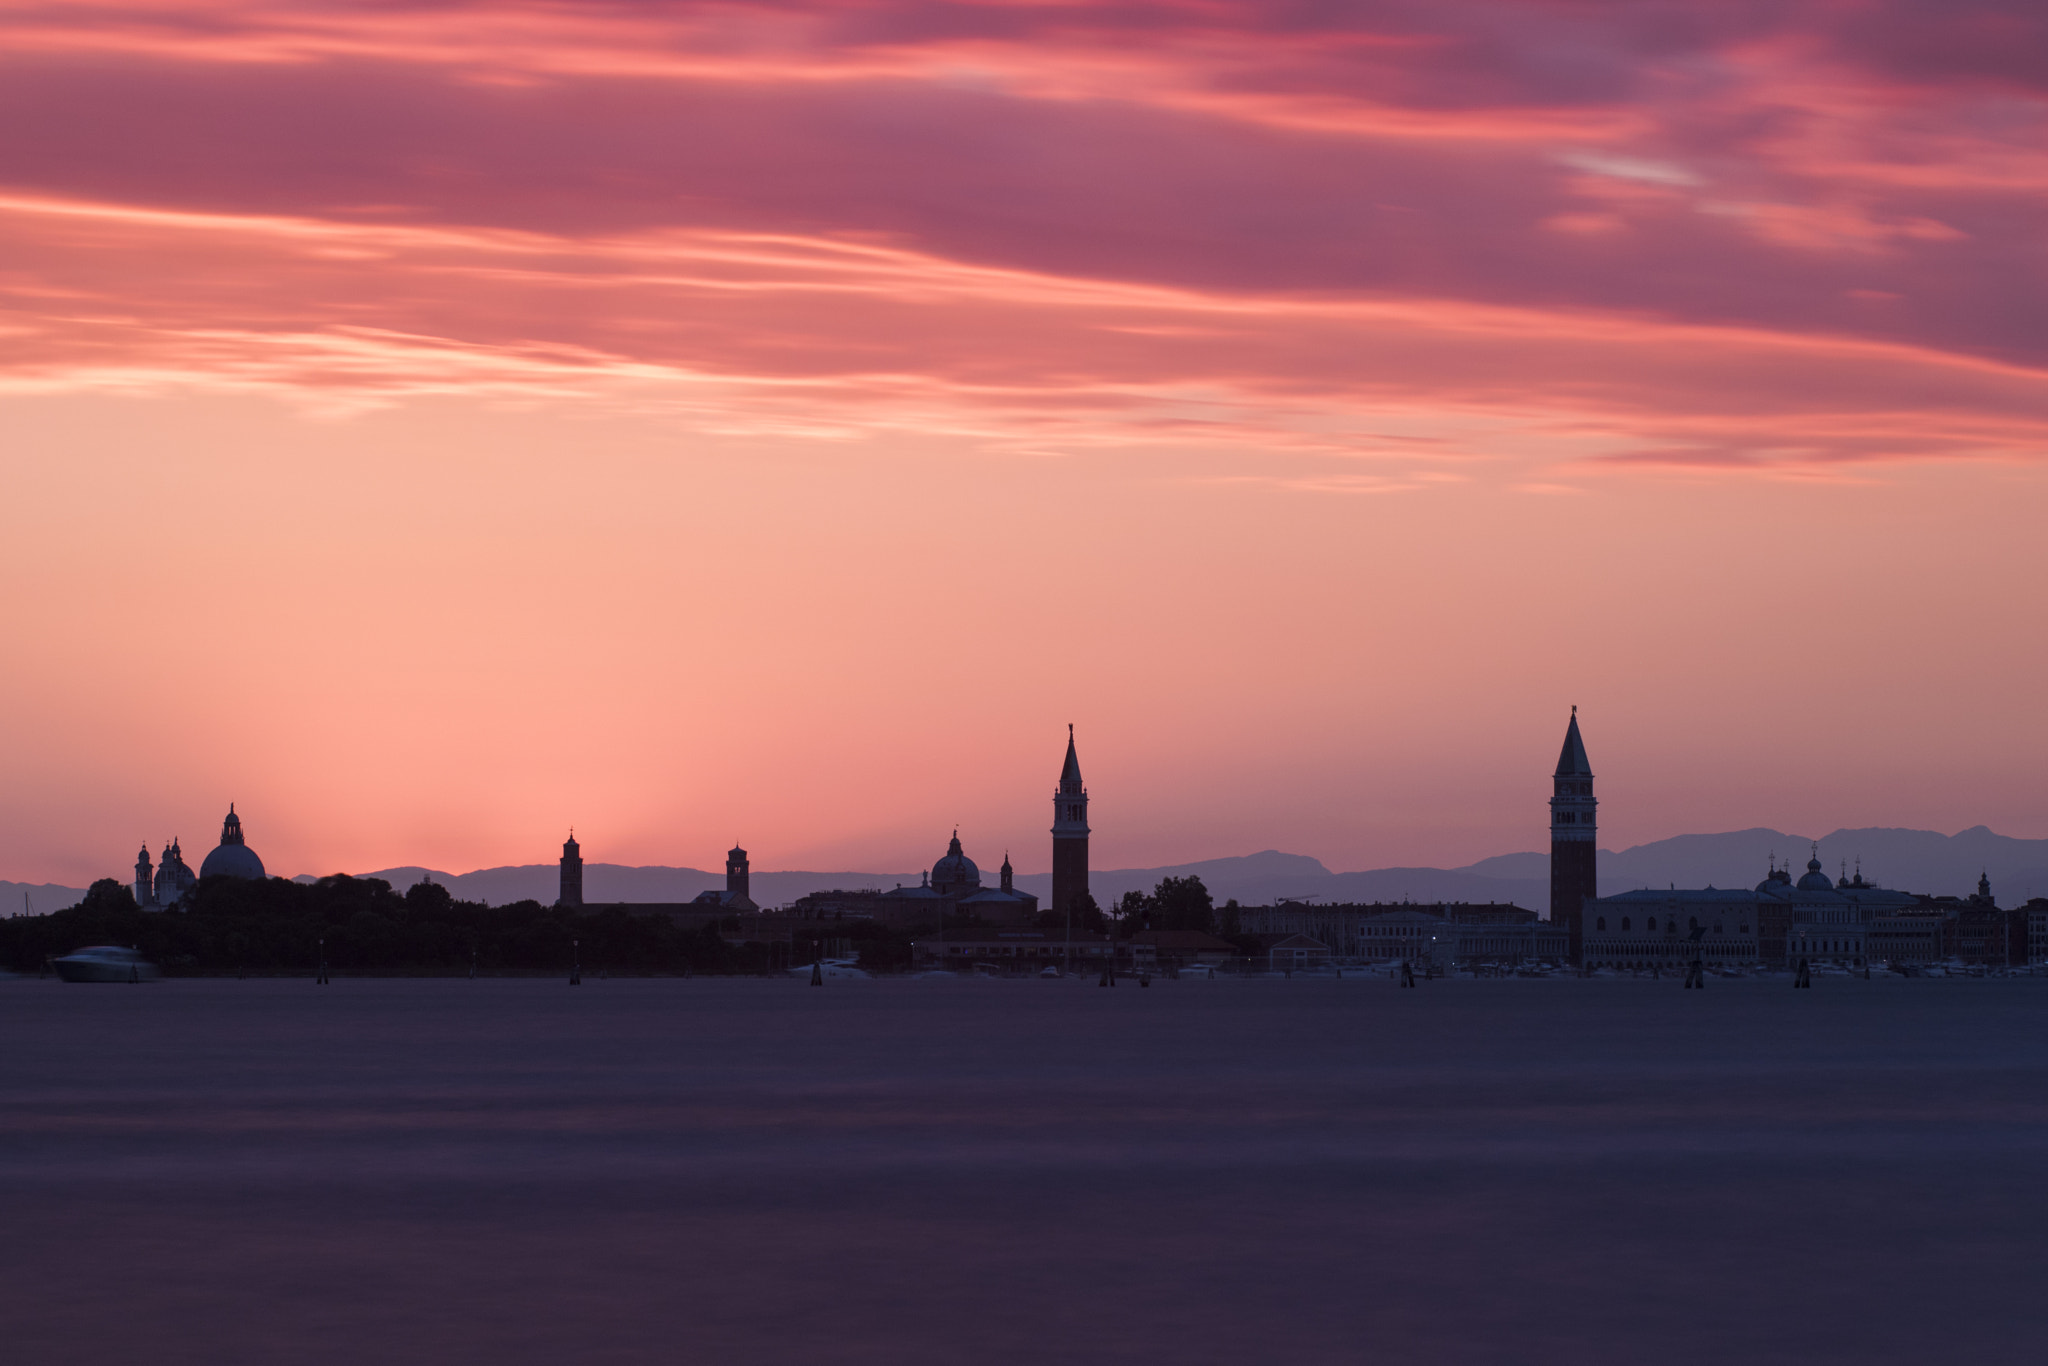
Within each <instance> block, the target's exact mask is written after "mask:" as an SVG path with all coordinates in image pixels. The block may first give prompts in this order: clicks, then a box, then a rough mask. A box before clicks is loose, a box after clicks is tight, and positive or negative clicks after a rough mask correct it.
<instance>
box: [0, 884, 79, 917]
mask: <svg viewBox="0 0 2048 1366" xmlns="http://www.w3.org/2000/svg"><path fill="white" fill-rule="evenodd" d="M24 895H25V896H26V898H27V899H26V900H25V901H24V900H23V897H24ZM83 900H85V888H83V887H59V886H58V885H57V884H56V883H54V882H0V916H7V915H21V914H23V913H25V912H27V911H33V912H34V913H35V914H37V915H48V914H49V913H50V912H51V911H61V910H63V909H64V908H65V907H67V906H76V905H77V904H78V903H79V902H81V901H83Z"/></svg>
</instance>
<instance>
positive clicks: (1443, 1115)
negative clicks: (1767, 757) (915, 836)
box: [0, 979, 2048, 1363]
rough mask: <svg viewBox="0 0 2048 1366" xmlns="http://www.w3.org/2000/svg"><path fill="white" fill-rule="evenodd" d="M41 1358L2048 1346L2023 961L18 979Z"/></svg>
mask: <svg viewBox="0 0 2048 1366" xmlns="http://www.w3.org/2000/svg"><path fill="white" fill-rule="evenodd" d="M0 1083H4V1090H0V1183H4V1185H0V1198H4V1202H5V1203H4V1214H0V1227H4V1230H5V1237H4V1238H0V1299H4V1304H0V1309H4V1312H0V1347H4V1349H5V1350H6V1352H7V1354H8V1356H9V1357H10V1358H11V1359H12V1360H17V1361H24V1362H28V1361H34V1362H63V1361H93V1362H99V1361H114V1360H121V1359H124V1358H129V1357H133V1358H134V1359H137V1360H146V1361H150V1362H207V1363H221V1362H245V1361H247V1362H257V1361H261V1362H277V1361H293V1362H329V1361H332V1362H349V1363H360V1362H371V1361H420V1362H427V1361H432V1362H468V1361H480V1362H482V1361H488V1362H543V1361H545V1362H577V1363H585V1362H597V1363H603V1362H652V1361H660V1362H670V1361H705V1362H756V1361H761V1362H771V1361H773V1362H780V1361H789V1362H839V1361H858V1362H876V1363H883V1362H890V1363H901V1362H1041V1361H1045V1362H1050V1361H1058V1362H1107V1361H1116V1362H1124V1361H1129V1362H1160V1361H1164V1362H1356V1361H1361V1360H1384V1361H1389V1362H1392V1361H1422V1362H1504V1363H1505V1362H1515V1363H1524V1362H1550V1361H1557V1362H1589V1361H1591V1362H1608V1361H1613V1362H1629V1363H1635V1362H1646V1361H1653V1360H1654V1361H1679V1362H1693V1361H1697V1362H1727V1361H1731V1360H1735V1359H1738V1358H1739V1359H1742V1360H1744V1361H1745V1362H1793V1361H1798V1362H1815V1361H1823V1362H1825V1361H1850V1360H1856V1361H1866V1362H1868V1361H1886V1362H1890V1361H1898V1362H1934V1361H1944V1360H1953V1359H1964V1358H1970V1359H1974V1360H1978V1361H1997V1362H2003V1361H2015V1362H2016V1361H2027V1362H2035V1361H2039V1360H2042V1359H2043V1358H2044V1355H2048V1335H2044V1330H2048V1295H2044V1294H2043V1290H2044V1287H2048V1162H2044V1159H2048V980H2044V981H2038V982H2036V981H2013V982H1990V981H1986V982H1943V981H1918V982H1905V981H1899V980H1896V979H1892V980H1881V981H1876V982H1870V983H1864V982H1860V981H1843V980H1840V979H1823V980H1822V981H1821V982H1820V983H1819V985H1818V986H1817V987H1816V989H1815V990H1813V991H1811V992H1803V991H1802V992H1795V991H1792V990H1791V989H1790V988H1789V987H1788V986H1787V985H1785V984H1783V983H1738V982H1721V981H1716V982H1714V983H1713V984H1712V985H1711V987H1710V988H1709V990H1707V991H1706V992H1702V993H1693V992H1682V991H1680V990H1679V989H1678V984H1677V983H1676V982H1671V981H1665V982H1648V981H1643V982H1636V981H1595V982H1575V981H1557V982H1550V981H1537V982H1520V981H1507V982H1432V983H1426V984H1424V985H1423V986H1422V987H1420V988H1419V989H1417V990H1415V991H1401V990H1398V989H1396V988H1394V987H1393V986H1392V985H1391V984H1390V983H1387V982H1384V981H1348V980H1347V981H1342V982H1327V981H1326V982H1304V981H1296V982H1280V981H1254V982H1180V983H1160V984H1156V985H1155V986H1154V987H1153V988H1152V989H1150V990H1139V989H1138V988H1137V987H1136V985H1135V984H1134V983H1125V984H1123V985H1122V986H1119V987H1118V988H1117V989H1116V990H1115V991H1114V992H1110V991H1103V990H1101V989H1099V988H1097V987H1095V986H1094V985H1093V984H1092V983H1086V984H1081V983H1074V982H1039V981H1027V982H972V981H962V982H936V981H899V982H872V983H861V982H835V983H833V984H831V985H829V986H827V987H825V988H823V989H818V990H813V989H811V988H809V987H808V986H806V985H804V984H803V983H801V982H796V981H774V982H764V981H705V980H693V981H658V982H657V981H604V982H601V981H595V980H591V979H586V981H585V984H584V985H583V986H581V987H577V988H570V987H568V986H567V985H565V984H563V983H560V982H542V981H530V980H529V981H483V982H467V981H433V982H401V981H350V980H342V981H337V982H336V983H335V984H334V985H333V986H331V987H326V988H320V987H316V986H314V985H312V984H311V983H310V982H305V981H290V982H254V981H252V982H237V981H208V982H165V983H160V984H154V985H150V986H141V987H130V986H98V987H86V986H66V985H62V984H59V983H55V982H36V981H10V982H0Z"/></svg>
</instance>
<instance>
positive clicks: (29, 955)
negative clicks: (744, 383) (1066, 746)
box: [0, 874, 1249, 976]
mask: <svg viewBox="0 0 2048 1366" xmlns="http://www.w3.org/2000/svg"><path fill="white" fill-rule="evenodd" d="M1236 913H1237V903H1236V902H1235V901H1232V902H1229V903H1227V904H1226V905H1225V906H1223V907H1222V908H1221V910H1220V911H1219V910H1218V908H1217V907H1216V906H1215V905H1214V902H1213V900H1212V898H1211V897H1210V895H1209V890H1208V888H1206V887H1204V886H1203V885H1202V880H1201V879H1200V878H1198V877H1185V878H1175V877H1169V878H1166V879H1164V880H1163V881H1161V882H1160V883H1159V885H1158V886H1157V887H1155V888H1154V889H1153V890H1152V892H1150V893H1149V894H1148V893H1145V892H1139V891H1131V892H1127V893H1125V894H1124V896H1123V897H1122V899H1121V900H1120V901H1119V902H1118V903H1117V905H1116V908H1115V910H1114V911H1113V912H1111V913H1109V914H1104V913H1103V912H1102V911H1101V910H1100V909H1099V908H1098V907H1097V906H1096V904H1095V901H1094V898H1093V897H1092V896H1091V897H1089V898H1088V900H1087V901H1086V903H1085V904H1084V905H1083V907H1082V911H1081V914H1080V915H1079V916H1078V917H1077V919H1076V922H1075V924H1074V929H1075V930H1076V931H1077V932H1080V933H1094V934H1101V933H1105V932H1106V933H1110V934H1112V935H1115V936H1116V937H1118V938H1123V939H1128V938H1129V937H1131V936H1132V935H1135V934H1137V933H1139V932H1141V931H1143V930H1147V929H1153V930H1202V931H1206V932H1209V933H1216V934H1221V935H1223V936H1224V937H1226V938H1236V937H1237V926H1236ZM1060 920H1061V917H1060V915H1059V914H1058V913H1056V912H1051V911H1047V912H1043V913H1041V915H1040V916H1039V921H1040V923H1041V925H1042V926H1043V927H1045V928H1048V929H1056V928H1059V923H1060ZM740 923H741V921H740V918H739V917H729V918H727V919H726V920H724V921H720V922H710V921H706V922H704V923H701V924H696V925H687V926H685V925H678V924H676V923H675V922H673V921H671V920H670V919H669V918H668V917H667V916H661V915H633V914H631V913H629V912H627V911H623V910H619V909H617V908H614V907H607V908H605V909H603V910H598V911H591V912H581V911H574V910H564V909H562V908H560V907H555V906H544V905H542V904H541V903H540V902H537V901H516V902H513V903H511V904H510V905H505V906H487V905H484V904H483V903H481V902H474V901H459V900H457V899H456V898H455V897H454V895H453V894H452V893H450V892H449V890H448V889H447V888H446V887H443V886H441V885H440V884H439V883H436V882H432V881H421V882H419V883H416V884H414V885H413V886H412V887H409V888H407V889H406V890H405V891H404V892H399V891H396V890H395V889H393V887H392V886H391V884H390V883H389V882H386V881H385V880H384V879H382V878H373V877H364V878H359V877H349V876H347V875H345V874H337V875H336V876H333V877H324V878H321V879H320V880H319V881H317V882H310V883H301V882H293V881H290V880H288V879H286V878H269V879H266V880H264V881H261V882H257V881H250V880H247V879H243V878H227V877H210V878H202V879H200V880H199V881H198V882H197V883H196V884H194V885H193V887H192V888H191V889H190V890H189V891H188V892H187V893H186V894H185V898H184V900H183V901H182V902H180V903H179V905H178V907H177V908H176V909H173V910H169V911H144V910H143V909H142V908H141V907H139V906H138V905H137V904H136V901H135V894H134V892H133V890H132V889H130V888H129V887H128V886H126V885H125V884H123V883H120V882H117V881H115V880H114V879H113V878H102V879H100V880H99V881H98V882H95V883H94V884H93V885H92V887H91V888H90V889H88V890H87V892H86V894H85V898H84V900H82V901H80V902H79V903H78V904H77V905H76V906H72V907H70V908H68V909H65V910H61V911H53V912H51V913H50V914H48V915H39V916H17V917H14V918H12V919H8V920H0V967H5V968H6V969H8V970H10V971H13V972H35V971H37V970H38V969H39V968H41V966H42V965H43V964H44V963H45V962H46V961H47V960H49V959H51V958H56V957H60V956H62V955H64V954H67V953H70V952H72V951H73V950H76V949H80V948H84V947H86V946H87V945H91V944H121V945H126V946H129V947H132V948H134V949H136V950H138V951H140V952H141V953H142V955H143V956H144V957H145V958H147V959H149V960H150V961H151V962H153V963H155V964H157V965H158V966H159V967H160V968H162V969H163V971H164V972H165V973H166V974H168V975H172V976H219V975H224V974H225V975H234V974H257V975H271V974H306V973H311V972H313V971H315V970H317V969H318V968H319V967H320V966H321V965H322V964H323V963H324V964H325V965H326V966H327V967H328V968H329V969H330V970H331V971H334V972H341V973H349V972H358V973H398V974H404V973H418V974H421V975H451V974H463V973H467V972H470V971H472V970H473V971H476V972H479V973H485V974H491V973H522V974H524V973H543V972H565V973H566V972H567V971H569V969H570V968H571V967H572V966H573V965H579V964H580V966H581V968H582V970H583V971H585V972H604V971H610V972H616V973H624V974H677V975H680V974H690V973H702V974H730V973H758V972H770V971H775V970H777V969H780V968H786V967H790V966H795V965H801V964H802V963H806V962H809V961H810V957H811V955H812V954H813V953H814V952H815V951H816V946H815V945H814V944H813V943H812V938H813V937H814V938H815V939H816V940H817V941H818V942H819V943H820V944H821V943H822V942H823V941H824V940H827V939H830V940H842V941H846V942H847V944H848V945H849V947H851V949H852V950H853V952H854V953H855V954H856V955H857V957H858V959H859V962H860V964H861V966H862V967H864V968H867V969H868V970H870V971H875V972H892V971H901V970H904V969H907V968H909V967H910V966H911V965H912V948H911V946H912V943H913V941H915V940H916V939H919V938H923V937H926V936H928V935H930V934H931V933H932V931H933V930H934V929H935V928H936V927H935V926H930V925H922V926H913V927H909V928H905V929H893V928H890V927H887V926H883V925H878V924H875V923H873V922H871V921H863V920H848V921H835V922H830V923H829V926H828V924H827V923H826V922H820V923H819V925H818V928H817V929H816V931H815V932H814V936H806V935H805V934H804V933H802V932H801V931H799V932H798V934H797V935H796V936H795V939H794V940H793V941H792V942H790V943H787V944H776V943H735V942H730V941H728V940H727V939H726V938H725V936H724V935H723V934H721V933H720V931H721V930H734V929H737V928H739V925H740ZM980 923H981V922H979V921H977V920H974V919H972V918H969V917H964V916H962V917H948V918H947V921H946V926H945V928H946V929H948V930H957V929H968V928H974V927H976V926H978V925H979V924H980ZM1246 942H1247V943H1248V942H1249V941H1246ZM1243 947H1244V945H1243V944H1240V948H1243ZM1247 951H1249V950H1247Z"/></svg>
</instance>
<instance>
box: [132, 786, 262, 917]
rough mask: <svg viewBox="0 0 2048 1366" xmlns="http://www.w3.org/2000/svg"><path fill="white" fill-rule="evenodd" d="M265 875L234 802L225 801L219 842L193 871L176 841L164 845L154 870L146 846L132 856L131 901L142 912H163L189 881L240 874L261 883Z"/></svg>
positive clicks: (175, 901)
mask: <svg viewBox="0 0 2048 1366" xmlns="http://www.w3.org/2000/svg"><path fill="white" fill-rule="evenodd" d="M265 876H266V874H265V873H264V871H263V860H262V859H260V858H258V857H257V856H256V851H255V850H254V849H251V848H250V847H249V845H248V842H247V840H245V839H244V838H243V836H242V818H241V817H240V816H237V815H236V814H235V804H234V803H233V802H229V803H228V815H227V819H226V820H224V821H222V822H221V826H220V843H219V844H218V845H216V846H214V850H213V852H212V853H210V854H208V855H207V856H206V859H205V861H204V862H202V863H201V864H200V865H199V872H198V873H197V874H194V873H193V871H192V869H191V867H190V866H189V865H188V864H187V863H186V862H185V851H184V850H183V849H182V848H180V847H179V845H178V841H177V840H175V839H174V840H172V841H171V842H170V843H169V844H166V845H165V846H164V857H163V862H162V863H161V864H159V865H158V866H157V867H156V868H155V870H154V871H152V870H151V868H150V866H149V846H148V845H146V844H145V845H143V846H142V851H141V852H140V853H139V854H137V855H136V856H135V904H136V905H138V906H140V907H142V909H143V910H145V911H167V910H169V909H171V907H173V906H175V905H177V904H178V903H179V902H180V901H183V900H184V899H185V894H186V893H187V892H189V891H191V890H192V884H193V883H195V882H197V881H198V880H199V879H200V878H202V877H240V878H248V879H249V880H250V881H252V882H261V881H262V880H263V879H264V877H265Z"/></svg>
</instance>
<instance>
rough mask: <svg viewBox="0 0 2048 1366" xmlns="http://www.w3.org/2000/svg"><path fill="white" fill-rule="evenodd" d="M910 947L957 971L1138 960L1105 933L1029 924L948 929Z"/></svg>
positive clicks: (1084, 967) (1085, 967)
mask: <svg viewBox="0 0 2048 1366" xmlns="http://www.w3.org/2000/svg"><path fill="white" fill-rule="evenodd" d="M910 947H911V953H912V955H913V956H914V958H915V959H916V960H917V961H919V962H924V963H930V964H936V965H939V966H943V967H946V968H951V969H953V970H955V971H975V970H979V971H988V972H999V973H1038V972H1043V971H1044V970H1045V969H1046V968H1048V967H1058V966H1060V965H1061V964H1063V963H1068V962H1071V963H1072V964H1073V965H1074V968H1075V969H1076V970H1077V971H1088V972H1093V971H1096V970H1099V969H1100V968H1101V966H1102V963H1103V960H1104V959H1106V958H1109V957H1110V956H1111V955H1115V956H1116V959H1117V962H1118V970H1119V971H1122V970H1124V969H1125V968H1127V967H1130V966H1132V965H1133V963H1134V962H1137V961H1139V960H1138V958H1136V957H1134V953H1133V949H1132V946H1130V945H1128V944H1125V945H1118V944H1117V943H1116V942H1114V941H1113V940H1111V939H1110V938H1109V937H1108V936H1106V935H1100V934H1081V933H1078V932H1077V933H1075V935H1074V936H1073V938H1072V939H1069V938H1067V936H1066V932H1065V931H1064V930H1059V929H1051V930H1048V929H1040V928H1035V927H1027V926H1013V927H1010V928H997V927H993V926H977V927H975V928H973V929H954V930H947V931H946V932H945V934H944V935H936V934H935V935H932V936H931V937H930V938H926V939H919V940H915V941H913V942H912V944H911V946H910ZM1150 962H1151V949H1150V947H1149V946H1147V947H1146V948H1144V949H1143V950H1142V963H1143V964H1144V965H1149V964H1150Z"/></svg>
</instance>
